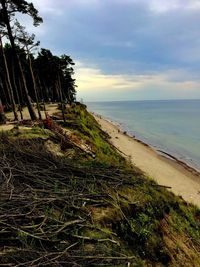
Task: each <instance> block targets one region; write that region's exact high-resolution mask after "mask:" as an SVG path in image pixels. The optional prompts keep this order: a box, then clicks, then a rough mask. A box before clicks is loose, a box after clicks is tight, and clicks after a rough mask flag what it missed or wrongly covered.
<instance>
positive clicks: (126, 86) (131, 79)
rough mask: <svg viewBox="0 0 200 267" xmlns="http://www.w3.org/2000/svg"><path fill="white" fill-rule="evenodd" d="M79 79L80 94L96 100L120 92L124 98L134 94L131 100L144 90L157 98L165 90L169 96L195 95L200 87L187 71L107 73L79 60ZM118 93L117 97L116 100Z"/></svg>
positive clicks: (77, 72) (77, 77)
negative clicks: (141, 73) (142, 73)
mask: <svg viewBox="0 0 200 267" xmlns="http://www.w3.org/2000/svg"><path fill="white" fill-rule="evenodd" d="M75 78H76V79H77V85H78V97H79V98H85V97H86V98H88V99H92V100H94V99H96V100H97V99H99V100H105V99H110V98H111V99H113V100H117V99H118V97H119V94H120V95H121V96H122V97H124V96H125V95H127V97H128V96H130V95H131V97H132V98H131V99H134V95H138V94H139V93H140V92H142V94H144V92H145V91H146V95H149V93H150V92H151V91H153V92H154V93H153V95H152V98H156V92H157V94H158V95H160V93H161V94H162V93H163V94H165V95H167V97H168V98H171V97H175V98H181V97H186V98H187V97H188V98H191V97H192V95H191V93H196V91H199V90H200V82H199V81H194V80H191V79H190V78H189V75H188V74H187V73H186V72H185V71H183V70H170V71H166V72H163V73H162V72H161V73H154V74H152V75H147V74H145V75H134V74H132V75H119V74H115V75H114V74H113V75H107V74H104V73H103V72H102V70H100V69H99V68H94V67H86V66H84V64H83V63H80V62H79V63H78V65H77V67H76V77H75ZM123 94H124V95H123ZM144 95H145V94H144ZM115 96H117V97H116V99H115ZM125 98H126V97H125ZM144 98H145V97H144ZM147 98H148V97H147Z"/></svg>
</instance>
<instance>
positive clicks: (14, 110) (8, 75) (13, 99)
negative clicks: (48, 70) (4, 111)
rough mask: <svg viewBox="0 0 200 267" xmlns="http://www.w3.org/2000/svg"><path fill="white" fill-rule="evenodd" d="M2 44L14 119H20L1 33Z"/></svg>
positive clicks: (0, 40) (0, 42) (0, 44)
mask: <svg viewBox="0 0 200 267" xmlns="http://www.w3.org/2000/svg"><path fill="white" fill-rule="evenodd" d="M0 46H1V51H2V55H3V60H4V66H5V70H6V78H7V84H8V92H9V95H10V100H11V105H12V110H13V114H14V119H15V120H18V115H17V111H16V104H15V98H14V93H13V89H12V84H11V80H10V73H9V70H8V64H7V59H6V56H5V53H4V49H3V43H2V37H1V35H0Z"/></svg>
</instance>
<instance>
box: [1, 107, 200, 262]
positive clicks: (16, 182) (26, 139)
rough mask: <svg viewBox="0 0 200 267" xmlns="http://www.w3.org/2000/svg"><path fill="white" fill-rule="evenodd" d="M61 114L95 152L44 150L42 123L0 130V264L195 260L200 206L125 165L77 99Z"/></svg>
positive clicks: (47, 137)
mask: <svg viewBox="0 0 200 267" xmlns="http://www.w3.org/2000/svg"><path fill="white" fill-rule="evenodd" d="M65 116H66V119H67V122H66V124H65V126H64V127H65V128H66V129H67V130H70V131H71V132H73V135H77V138H78V137H81V138H83V139H84V140H85V142H88V144H89V145H90V146H91V147H92V150H93V152H94V154H95V158H94V157H92V156H91V155H90V154H88V153H85V154H84V153H83V151H81V150H80V149H77V148H76V153H75V154H74V156H73V157H71V156H70V157H69V156H68V155H69V154H68V150H71V149H72V147H71V146H70V145H69V147H67V145H65V147H64V148H65V149H64V151H62V153H61V154H59V155H58V154H56V153H55V151H53V150H52V151H49V148H48V146H46V144H47V142H52V143H54V144H55V146H58V145H59V146H60V147H61V148H62V144H61V142H59V141H58V139H57V137H56V136H55V133H54V132H50V131H47V130H44V129H39V128H34V129H32V130H26V131H18V130H17V129H16V130H15V131H13V133H11V134H5V133H3V134H2V135H1V140H0V170H1V175H0V180H1V185H0V186H1V192H2V193H1V195H0V262H1V264H7V265H9V266H48V265H51V266H200V260H199V259H200V210H199V209H198V208H196V207H194V206H192V205H190V204H187V203H185V202H184V201H183V200H182V199H181V198H179V197H176V196H174V195H173V194H172V193H171V192H169V191H167V190H166V189H165V188H163V187H160V186H158V185H157V184H156V183H155V182H154V181H152V180H150V179H148V178H146V177H144V175H143V174H142V173H141V172H140V171H138V170H137V169H136V168H131V166H128V163H126V164H124V160H123V159H122V157H121V155H119V154H118V152H117V151H116V150H115V149H114V147H113V146H112V145H111V144H109V142H108V140H107V139H108V136H106V134H105V133H103V132H102V130H101V129H100V127H99V125H98V124H97V122H96V121H95V120H94V118H93V117H92V116H91V115H90V114H89V113H88V112H87V111H86V109H85V108H84V107H83V106H82V105H76V106H74V107H72V108H68V110H66V114H65ZM34 135H35V136H34ZM16 137H17V138H16ZM66 142H67V141H66ZM70 155H71V154H70ZM124 165H125V166H124Z"/></svg>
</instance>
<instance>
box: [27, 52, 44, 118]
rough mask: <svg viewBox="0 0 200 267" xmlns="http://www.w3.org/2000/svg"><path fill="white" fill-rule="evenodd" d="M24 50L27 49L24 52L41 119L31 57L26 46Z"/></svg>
mask: <svg viewBox="0 0 200 267" xmlns="http://www.w3.org/2000/svg"><path fill="white" fill-rule="evenodd" d="M26 50H27V51H26V52H27V54H28V60H29V67H30V71H31V77H32V81H33V88H34V93H35V98H36V104H37V110H38V115H39V119H40V120H41V119H42V116H41V112H40V104H39V100H38V93H37V85H36V81H35V76H34V73H33V67H32V61H31V57H30V54H29V51H28V48H27V49H26Z"/></svg>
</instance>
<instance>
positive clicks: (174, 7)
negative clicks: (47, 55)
mask: <svg viewBox="0 0 200 267" xmlns="http://www.w3.org/2000/svg"><path fill="white" fill-rule="evenodd" d="M32 2H33V3H34V5H35V7H36V8H38V10H39V12H40V15H41V16H42V17H43V19H44V23H43V24H42V25H41V26H40V27H38V28H36V29H33V28H32V27H31V26H30V21H29V20H27V18H25V19H24V21H23V22H24V23H25V24H26V25H27V27H28V30H31V31H34V32H35V33H36V35H37V38H38V39H39V40H40V41H41V46H42V47H45V48H49V49H51V50H52V52H53V53H57V54H63V53H66V54H69V55H71V56H72V58H73V59H74V61H75V63H76V67H75V71H76V79H77V84H78V88H77V92H78V94H77V95H78V99H80V98H83V100H84V101H90V100H121V99H122V100H132V99H173V98H200V1H199V0H68V1H66V0H58V1H55V0H42V1H41V0H32Z"/></svg>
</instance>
